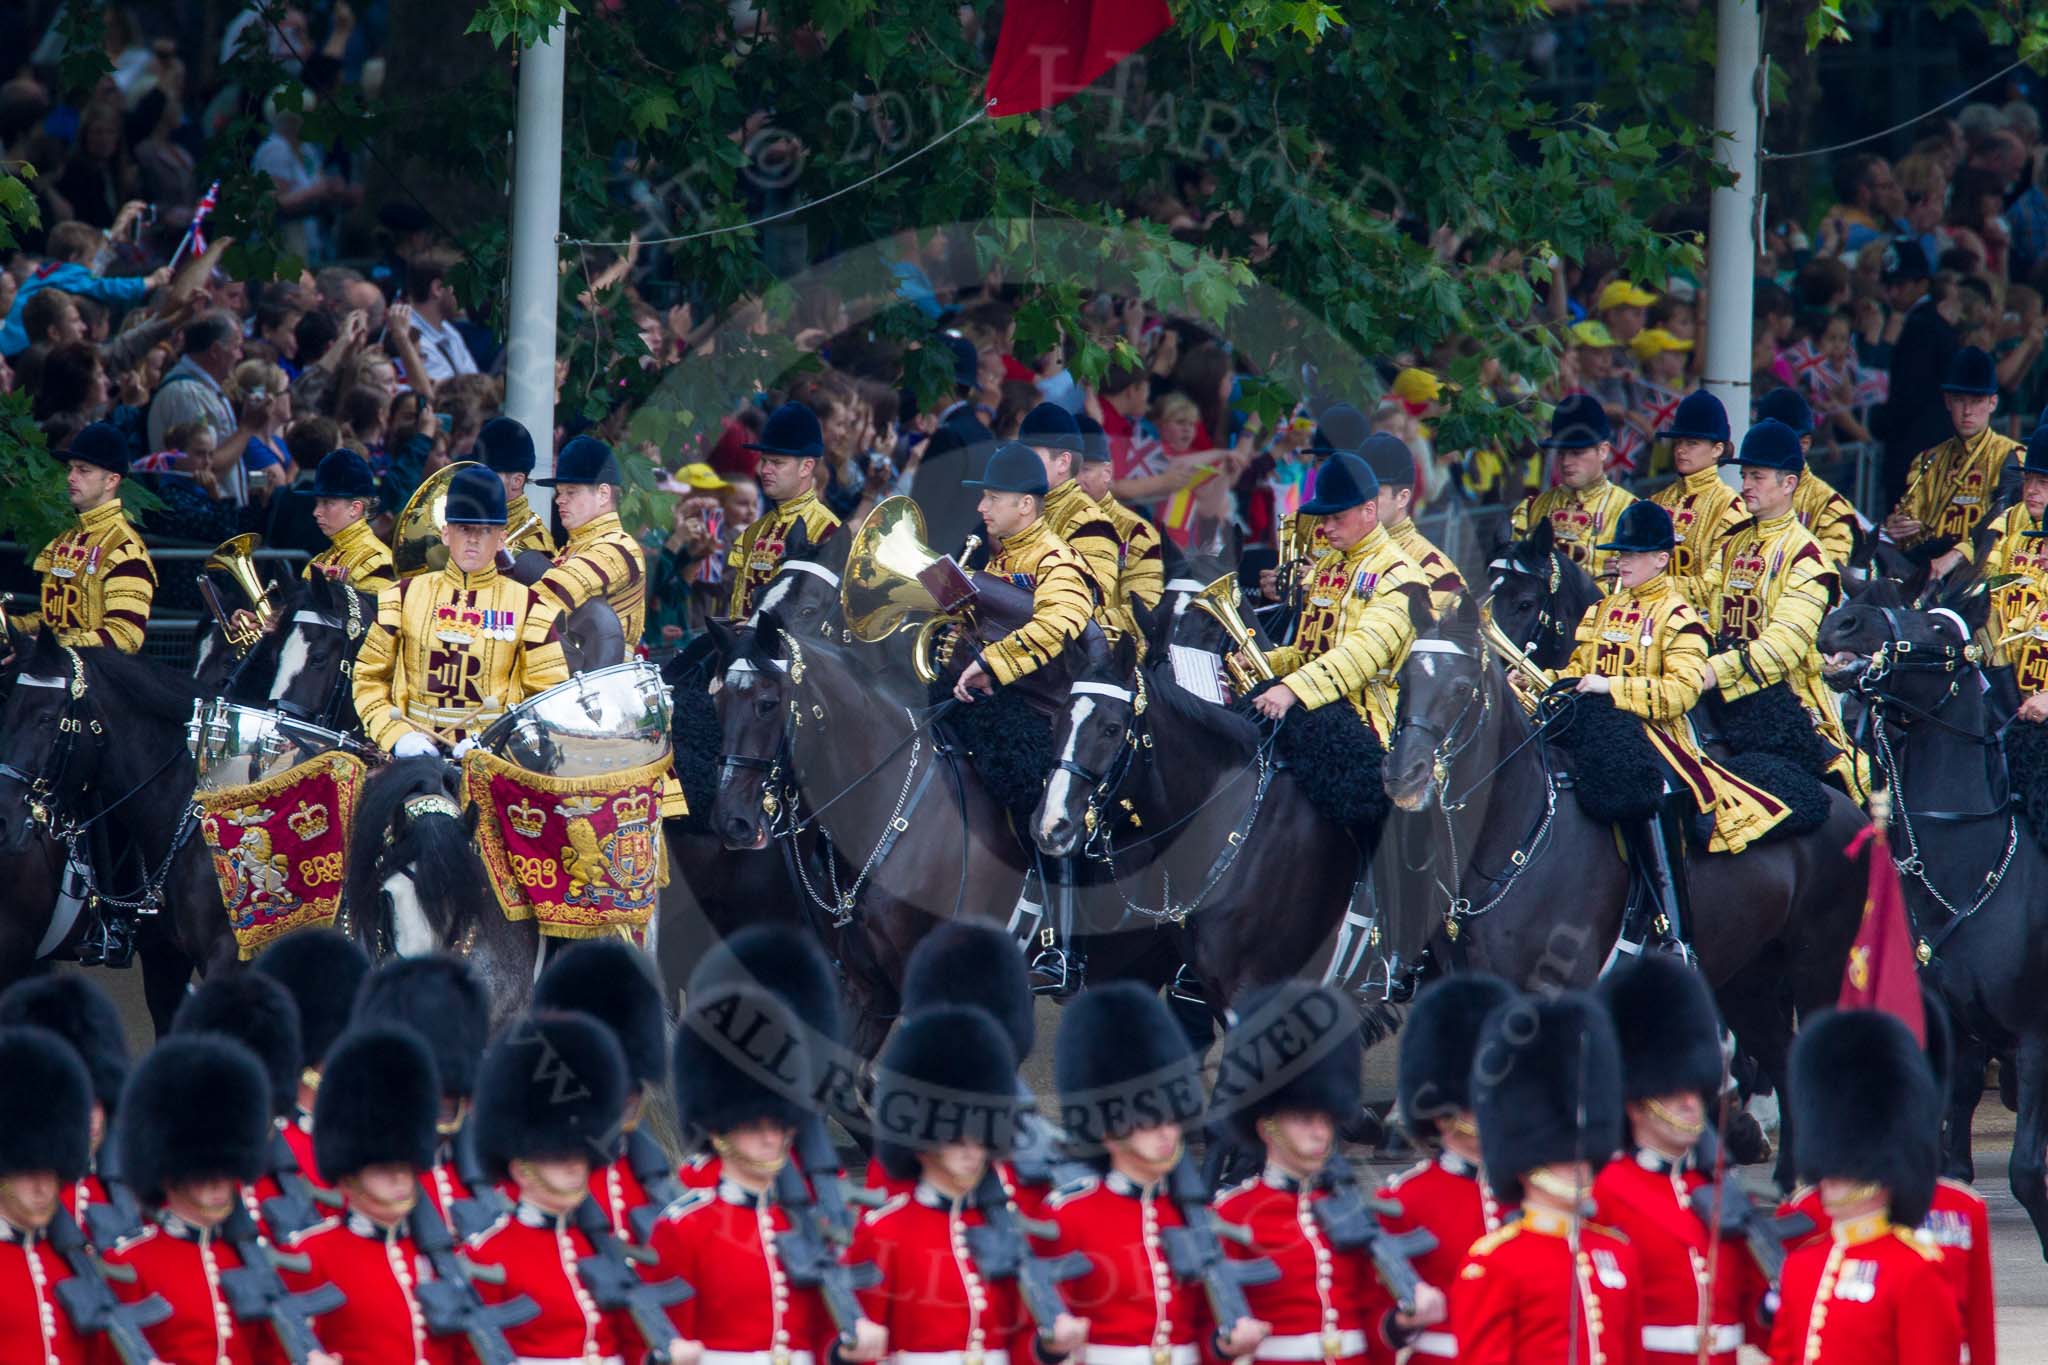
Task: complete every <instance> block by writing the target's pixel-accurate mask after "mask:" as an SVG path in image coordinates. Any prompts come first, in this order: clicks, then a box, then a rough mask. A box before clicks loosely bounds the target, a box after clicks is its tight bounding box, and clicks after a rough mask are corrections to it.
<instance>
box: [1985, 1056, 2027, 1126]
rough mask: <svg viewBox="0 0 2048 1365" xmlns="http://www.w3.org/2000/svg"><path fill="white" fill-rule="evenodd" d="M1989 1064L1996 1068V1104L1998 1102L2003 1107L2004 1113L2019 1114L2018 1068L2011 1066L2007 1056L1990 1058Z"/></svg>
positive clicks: (2010, 1059)
mask: <svg viewBox="0 0 2048 1365" xmlns="http://www.w3.org/2000/svg"><path fill="white" fill-rule="evenodd" d="M1991 1064H1992V1065H1993V1066H1995V1067H1997V1068H1998V1102H1999V1103H2000V1104H2002V1105H2004V1106H2005V1108H2006V1112H2007V1113H2011V1114H2017V1113H2019V1112H2020V1073H2019V1068H2018V1067H2016V1066H2014V1065H2013V1064H2012V1058H2011V1057H2009V1056H2007V1057H1994V1058H1992V1060H1991Z"/></svg>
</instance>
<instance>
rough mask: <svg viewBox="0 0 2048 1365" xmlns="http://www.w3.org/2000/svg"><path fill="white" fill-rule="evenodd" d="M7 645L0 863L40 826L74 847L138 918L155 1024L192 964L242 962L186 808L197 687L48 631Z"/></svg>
mask: <svg viewBox="0 0 2048 1365" xmlns="http://www.w3.org/2000/svg"><path fill="white" fill-rule="evenodd" d="M12 644H13V648H14V653H15V657H16V658H17V659H19V660H20V661H21V662H20V666H19V667H20V671H19V674H18V676H17V678H16V680H15V686H14V689H13V692H12V694H11V695H10V696H9V698H8V700H7V704H6V706H5V708H4V709H0V858H17V857H20V856H22V855H23V854H24V853H25V852H27V851H29V850H31V849H32V848H33V847H34V846H35V843H36V841H37V840H38V839H39V838H41V837H42V834H41V831H43V830H47V831H49V832H50V833H52V834H59V833H61V834H64V835H66V836H68V841H72V842H75V843H76V845H77V847H78V848H79V849H80V851H81V852H82V853H84V854H86V855H87V857H88V858H89V861H90V864H91V867H92V869H93V877H94V889H95V891H96V893H97V894H98V895H99V897H100V898H101V900H102V901H103V902H111V903H113V904H114V905H116V906H120V907H125V908H128V909H130V910H132V911H133V912H134V913H136V915H137V930H138V933H137V947H138V949H139V951H140V952H141V955H142V974H143V989H144V993H145V995H146V997H147V999H148V1003H149V1011H150V1017H151V1019H152V1020H153V1021H154V1022H155V1024H156V1027H157V1029H158V1031H159V1032H161V1031H162V1030H163V1029H165V1028H168V1027H169V1025H170V1018H171V1015H172V1013H173V1012H175V1011H176V1009H177V1006H178V1001H179V1000H180V999H181V998H183V996H184V993H185V987H186V984H187V983H188V982H189V981H190V980H191V977H192V971H193V968H194V967H195V966H196V967H197V968H198V969H199V971H200V974H201V975H207V974H209V973H212V972H216V971H225V970H229V969H231V968H232V967H233V966H234V965H235V963H236V961H237V956H236V946H235V939H234V936H233V934H232V933H230V932H229V926H228V916H227V911H226V909H225V908H224V907H223V906H222V904H221V898H220V887H219V884H218V882H217V881H216V880H215V878H214V872H213V863H212V859H211V858H210V857H209V856H208V854H207V850H206V846H205V843H204V841H203V840H201V839H200V837H199V834H198V822H197V820H196V819H195V818H194V817H193V816H192V814H191V798H192V791H193V786H194V778H195V769H194V765H193V760H192V755H191V753H190V752H189V751H188V749H187V748H186V723H187V721H188V720H189V719H190V718H191V715H192V705H193V702H194V700H195V693H194V691H193V688H192V682H191V680H190V679H188V678H186V677H183V676H182V675H180V674H178V673H176V672H174V671H173V670H171V669H169V668H166V667H165V666H164V665H162V664H159V663H157V662H155V661H153V660H151V659H148V658H145V657H141V656H137V655H129V654H122V653H120V652H119V651H117V650H112V649H104V648H85V649H70V648H66V647H64V646H61V645H59V644H58V643H57V640H56V637H55V636H54V635H52V634H51V633H50V632H48V631H47V630H45V631H42V632H39V633H38V634H37V636H36V637H35V639H34V640H32V641H31V640H27V639H23V638H21V637H19V636H17V637H15V638H14V639H13V640H12ZM39 811H40V812H41V813H42V817H43V818H38V815H37V812H39ZM51 899H52V900H54V897H51ZM39 913H40V914H41V915H43V916H44V917H47V914H48V910H47V908H46V907H45V908H43V909H42V910H40V911H39ZM45 922H46V920H45Z"/></svg>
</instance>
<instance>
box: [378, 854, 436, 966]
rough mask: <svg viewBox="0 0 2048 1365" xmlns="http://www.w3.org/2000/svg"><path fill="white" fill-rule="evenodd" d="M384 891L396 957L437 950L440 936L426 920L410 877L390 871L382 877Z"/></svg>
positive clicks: (419, 955)
mask: <svg viewBox="0 0 2048 1365" xmlns="http://www.w3.org/2000/svg"><path fill="white" fill-rule="evenodd" d="M384 894H385V895H387V896H389V897H391V936H392V939H393V941H394V942H395V943H396V944H397V945H398V955H399V956H400V957H424V956H425V955H426V954H428V953H433V952H439V951H440V949H441V938H440V935H438V934H436V933H435V932H434V926H433V925H432V924H430V923H428V922H427V911H426V907H425V906H423V905H421V904H420V894H419V889H418V888H417V887H415V886H414V885H413V884H412V878H411V877H409V876H407V875H406V874H405V873H403V872H394V873H393V874H392V875H390V876H389V877H386V878H385V879H384Z"/></svg>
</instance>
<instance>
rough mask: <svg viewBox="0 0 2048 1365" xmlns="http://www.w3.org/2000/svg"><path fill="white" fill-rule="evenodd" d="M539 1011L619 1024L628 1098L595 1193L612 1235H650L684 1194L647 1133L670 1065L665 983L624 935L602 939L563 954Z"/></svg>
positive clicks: (536, 994) (543, 989) (536, 991)
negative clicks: (653, 1095)
mask: <svg viewBox="0 0 2048 1365" xmlns="http://www.w3.org/2000/svg"><path fill="white" fill-rule="evenodd" d="M533 1008H534V1009H536V1010H575V1011H578V1012H579V1013H582V1014H587V1015H589V1016H590V1017H591V1018H593V1019H595V1020H597V1022H599V1023H600V1024H603V1025H604V1026H605V1027H606V1028H608V1029H610V1030H611V1035H612V1040H613V1041H614V1042H616V1043H617V1044H618V1045H619V1053H620V1055H621V1056H623V1057H624V1058H625V1059H626V1104H625V1108H624V1109H623V1110H622V1111H621V1112H620V1113H619V1114H618V1115H617V1121H616V1124H615V1127H614V1131H615V1132H616V1134H617V1136H616V1137H615V1139H614V1141H613V1143H612V1146H613V1149H614V1152H613V1154H612V1156H611V1159H610V1160H608V1161H606V1162H605V1164H604V1165H602V1166H600V1167H598V1168H596V1169H594V1170H592V1171H591V1173H590V1197H591V1198H593V1199H595V1200H596V1201H597V1204H598V1207H599V1208H601V1209H603V1210H604V1215H605V1218H606V1219H607V1220H608V1221H609V1222H610V1223H611V1225H612V1235H613V1236H615V1237H622V1238H625V1239H626V1240H628V1241H633V1242H640V1243H642V1244H644V1243H645V1242H646V1241H647V1232H648V1229H649V1228H650V1227H651V1226H652V1225H653V1222H654V1217H655V1215H656V1214H658V1213H659V1212H660V1211H661V1210H662V1208H663V1207H664V1206H665V1205H667V1204H669V1203H670V1202H672V1201H673V1200H675V1199H676V1198H677V1197H678V1196H679V1195H681V1194H682V1192H683V1191H682V1187H681V1186H680V1185H678V1184H676V1178H675V1167H674V1166H672V1165H671V1164H670V1163H669V1159H668V1154H667V1153H666V1152H664V1151H662V1150H661V1144H659V1143H657V1142H656V1141H655V1140H654V1139H653V1138H651V1137H649V1136H648V1135H647V1134H646V1133H644V1132H642V1131H641V1128H640V1124H641V1120H642V1119H643V1118H645V1117H646V1114H645V1108H644V1106H645V1105H646V1102H647V1093H648V1091H649V1090H650V1089H651V1088H653V1087H655V1086H658V1085H660V1084H661V1079H662V1074H663V1072H664V1071H666V1070H667V1065H668V1042H667V1039H666V1038H665V1036H664V1035H665V1033H666V1031H667V1030H666V1023H667V1020H666V1016H665V1013H664V1011H663V1009H662V1003H661V987H660V986H658V985H656V984H655V982H654V977H653V974H652V972H651V971H650V962H649V959H648V957H647V954H645V953H643V952H641V951H639V950H638V949H636V948H634V947H632V946H631V945H630V944H628V943H626V942H625V941H624V940H623V939H617V938H597V939H586V940H584V941H583V942H580V943H573V944H570V945H568V946H566V947H564V948H563V949H562V950H561V951H559V952H557V953H556V954H555V956H554V960H553V961H551V962H549V963H548V965H547V968H546V970H544V971H543V972H541V974H540V979H539V980H537V981H535V982H534V983H533Z"/></svg>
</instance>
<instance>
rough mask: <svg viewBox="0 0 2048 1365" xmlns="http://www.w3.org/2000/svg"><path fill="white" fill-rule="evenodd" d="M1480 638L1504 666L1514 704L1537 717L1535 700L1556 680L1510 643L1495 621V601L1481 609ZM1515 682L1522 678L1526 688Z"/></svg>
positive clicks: (1485, 604)
mask: <svg viewBox="0 0 2048 1365" xmlns="http://www.w3.org/2000/svg"><path fill="white" fill-rule="evenodd" d="M1479 634H1480V636H1481V637H1482V638H1484V639H1485V641H1486V643H1487V644H1488V645H1490V646H1491V647H1492V648H1493V652H1494V653H1495V654H1497V655H1499V656H1500V661H1501V665H1502V666H1503V667H1504V668H1506V669H1507V671H1508V682H1509V684H1510V687H1509V689H1508V690H1509V691H1511V692H1513V693H1514V694H1515V700H1516V701H1519V702H1520V703H1521V704H1522V709H1523V710H1524V711H1526V712H1528V713H1529V714H1530V715H1532V716H1533V715H1535V714H1536V698H1537V697H1538V696H1540V695H1542V694H1543V693H1544V692H1547V691H1549V690H1550V687H1551V684H1553V683H1555V682H1556V681H1557V679H1556V678H1555V677H1553V676H1551V673H1550V670H1549V669H1547V668H1544V667H1541V666H1540V665H1539V664H1537V662H1536V661H1535V660H1534V659H1532V658H1530V657H1529V656H1528V655H1527V654H1526V653H1524V652H1523V650H1522V647H1521V646H1520V645H1518V644H1516V643H1515V642H1514V641H1513V640H1510V639H1509V638H1508V634H1507V632H1506V631H1504V630H1502V629H1501V628H1500V626H1499V624H1497V623H1496V622H1495V621H1494V619H1493V599H1492V598H1490V597H1489V598H1487V599H1486V601H1485V602H1484V603H1482V604H1481V605H1480V608H1479ZM1516 678H1520V679H1521V680H1522V682H1523V683H1524V684H1525V686H1523V687H1515V686H1513V685H1512V684H1513V683H1514V681H1515V679H1516ZM1532 689H1533V690H1532Z"/></svg>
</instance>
